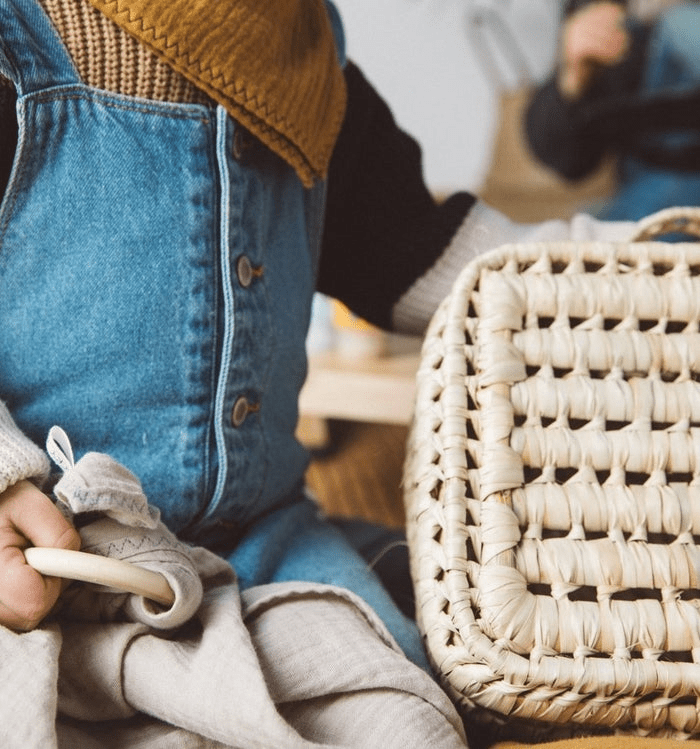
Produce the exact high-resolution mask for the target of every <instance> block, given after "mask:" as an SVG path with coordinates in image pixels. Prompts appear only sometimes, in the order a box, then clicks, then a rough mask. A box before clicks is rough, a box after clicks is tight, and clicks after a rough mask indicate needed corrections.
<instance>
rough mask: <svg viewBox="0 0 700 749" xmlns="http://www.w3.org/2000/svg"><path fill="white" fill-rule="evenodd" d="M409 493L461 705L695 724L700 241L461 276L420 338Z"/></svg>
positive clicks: (422, 605) (623, 723) (488, 711)
mask: <svg viewBox="0 0 700 749" xmlns="http://www.w3.org/2000/svg"><path fill="white" fill-rule="evenodd" d="M679 215H680V218H679ZM677 228H681V229H683V230H684V231H686V232H690V233H696V234H698V236H700V210H695V209H688V210H686V211H684V212H682V213H681V214H679V213H678V211H667V212H662V213H661V214H657V215H656V216H654V217H652V218H651V219H650V220H648V221H646V222H644V224H643V226H641V227H640V235H642V234H643V235H644V236H645V237H647V236H654V235H655V234H657V233H659V232H661V231H668V230H669V229H677ZM405 492H406V494H405V501H406V510H407V523H408V533H409V544H410V549H411V557H412V559H411V562H412V571H413V575H414V583H415V587H416V597H417V605H418V618H419V622H420V625H421V627H422V629H423V632H424V635H425V638H426V643H427V647H428V651H429V654H430V657H431V659H432V661H433V663H434V665H435V667H436V668H437V670H438V672H439V673H440V674H441V677H442V679H443V682H444V685H445V687H446V688H447V690H448V692H449V693H450V694H451V695H452V696H453V697H454V699H455V701H456V702H457V703H458V705H460V706H461V707H462V708H463V709H464V711H465V712H468V711H470V710H476V709H479V714H480V715H481V716H482V718H483V716H490V715H492V716H494V718H495V716H499V715H501V716H502V715H506V716H509V720H516V719H528V721H532V720H534V721H535V724H537V723H540V722H549V723H552V724H585V725H588V726H591V728H593V727H594V726H596V727H600V726H612V727H618V728H626V729H632V730H635V731H638V732H639V733H644V734H649V733H654V734H659V735H674V736H677V737H682V736H688V735H690V734H693V733H698V732H700V702H699V700H700V590H698V588H700V547H699V546H698V543H699V542H700V243H696V242H691V241H687V242H681V243H676V244H673V243H667V242H652V241H644V242H638V241H633V242H630V243H628V244H619V243H618V244H611V243H572V242H569V243H556V244H538V245H510V246H507V247H503V248H499V249H498V250H496V251H494V252H492V253H490V254H487V255H484V256H482V257H480V258H478V259H477V260H475V261H474V262H473V263H472V264H470V265H469V266H468V267H467V268H465V270H464V272H463V273H462V275H461V276H460V277H459V279H458V280H457V281H456V283H455V285H454V287H453V290H452V293H451V294H450V295H449V297H448V298H447V299H446V300H445V302H444V303H443V304H442V306H441V307H440V309H439V310H438V312H437V313H436V315H435V317H434V319H433V321H432V323H431V326H430V328H429V330H428V333H427V336H426V339H425V344H424V348H423V355H422V363H421V367H420V369H419V372H418V389H417V401H416V410H415V418H414V423H413V426H412V429H411V433H410V437H409V445H408V452H407V459H406V468H405ZM523 725H527V722H526V723H524V724H523ZM540 725H541V723H540Z"/></svg>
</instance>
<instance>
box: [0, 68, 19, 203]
mask: <svg viewBox="0 0 700 749" xmlns="http://www.w3.org/2000/svg"><path fill="white" fill-rule="evenodd" d="M16 100H17V96H16V94H15V90H14V88H13V87H12V85H11V84H10V82H9V81H7V80H6V79H4V78H2V79H0V198H2V195H3V194H4V192H5V187H6V186H7V181H8V179H9V177H10V171H11V170H12V162H13V160H14V156H15V148H16V146H17V115H16V112H15V102H16Z"/></svg>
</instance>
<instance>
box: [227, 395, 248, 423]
mask: <svg viewBox="0 0 700 749" xmlns="http://www.w3.org/2000/svg"><path fill="white" fill-rule="evenodd" d="M249 413H250V403H249V402H248V399H247V398H246V397H245V395H241V396H239V397H238V398H236V402H235V403H234V404H233V409H232V410H231V424H233V426H234V427H236V428H238V427H239V426H241V425H242V424H243V422H244V421H245V420H246V418H247V416H248V414H249Z"/></svg>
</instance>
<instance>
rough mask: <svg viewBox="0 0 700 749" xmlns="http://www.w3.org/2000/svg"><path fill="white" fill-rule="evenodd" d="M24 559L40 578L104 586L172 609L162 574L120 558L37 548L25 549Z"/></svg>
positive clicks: (173, 595)
mask: <svg viewBox="0 0 700 749" xmlns="http://www.w3.org/2000/svg"><path fill="white" fill-rule="evenodd" d="M24 556H25V558H26V560H27V564H29V565H30V566H31V567H33V568H34V569H35V570H36V571H37V572H40V573H41V574H42V575H50V576H53V577H66V578H69V579H71V580H82V581H83V582H86V583H96V584H97V585H106V586H108V587H110V588H116V589H117V590H120V591H122V592H124V593H135V594H136V595H139V596H143V597H144V598H149V599H150V600H152V601H156V602H157V603H160V604H163V605H164V606H172V605H173V603H174V602H175V594H174V593H173V591H172V589H171V587H170V585H169V584H168V581H167V580H166V579H165V577H164V576H163V575H161V574H160V573H159V572H153V571H152V570H147V569H144V568H143V567H138V566H137V565H135V564H131V563H130V562H125V561H124V560H123V559H112V558H111V557H102V556H98V555H97V554H88V553H86V552H84V551H71V550H70V549H52V548H47V547H39V546H32V547H30V548H28V549H25V550H24Z"/></svg>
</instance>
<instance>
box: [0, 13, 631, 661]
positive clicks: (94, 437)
mask: <svg viewBox="0 0 700 749" xmlns="http://www.w3.org/2000/svg"><path fill="white" fill-rule="evenodd" d="M280 2H282V0H280ZM94 4H95V5H97V6H100V5H105V6H109V5H110V4H109V3H99V2H95V3H94ZM127 5H128V3H127ZM137 5H139V4H137V3H133V6H134V13H136V12H137ZM231 5H232V6H235V5H236V3H235V2H233V0H232V2H231ZM318 5H319V7H321V8H323V7H324V6H323V4H322V3H320V2H319V3H318ZM62 6H65V7H67V8H68V11H66V12H69V11H70V12H74V13H75V14H76V17H77V18H83V19H84V18H90V23H91V24H93V25H92V26H89V24H88V25H87V27H89V28H104V23H106V21H105V19H104V18H103V17H102V16H100V11H99V10H97V9H95V8H93V7H92V6H91V5H89V4H88V0H65V2H60V1H59V0H52V1H51V2H49V1H48V0H46V2H45V3H43V2H39V0H4V1H3V2H2V3H1V4H0V73H1V74H2V75H3V76H4V77H5V78H6V79H7V80H8V81H10V82H11V84H12V87H13V88H14V90H15V92H16V97H17V99H16V100H17V108H16V112H17V115H16V116H17V121H18V123H19V124H18V138H17V143H16V148H15V152H14V162H13V168H12V173H11V175H10V176H9V182H8V184H7V188H6V190H5V194H4V199H3V203H2V210H1V212H0V247H1V249H0V278H1V279H2V294H0V331H2V332H1V334H0V347H1V348H0V361H1V362H2V365H1V366H0V396H1V397H2V400H3V401H4V403H5V404H6V407H5V406H1V404H0V491H3V490H4V494H2V495H0V529H2V531H3V534H4V535H2V536H1V537H0V538H1V539H2V540H1V541H0V544H2V548H1V549H0V554H2V558H3V560H4V561H3V574H2V575H0V601H1V602H2V603H0V621H1V622H2V623H4V624H5V625H8V626H11V627H14V628H17V629H29V628H32V627H34V626H36V625H37V623H38V622H39V621H41V619H42V618H43V616H44V615H45V614H46V613H47V612H48V611H49V610H50V608H51V606H52V604H53V602H54V601H55V600H56V597H57V595H58V593H59V590H58V583H56V581H52V580H43V579H42V578H41V577H40V576H39V575H38V574H37V573H34V572H33V571H32V570H31V569H30V568H28V567H26V565H24V564H23V558H22V555H21V552H20V548H21V547H22V546H26V544H27V542H30V543H33V544H35V545H49V546H65V547H68V548H75V547H76V545H77V544H78V540H77V537H76V535H75V532H74V531H73V530H72V529H71V528H70V526H68V525H67V524H66V522H65V521H64V520H63V518H62V517H61V516H60V514H59V513H58V512H57V511H56V510H55V508H54V506H53V505H52V503H51V502H50V501H49V500H48V499H47V498H46V497H45V495H44V494H42V493H41V492H40V491H39V490H38V489H37V488H36V486H37V485H38V486H39V487H41V486H43V482H44V480H45V479H46V475H47V472H48V464H47V459H46V457H45V455H44V453H43V451H42V450H41V449H40V448H39V447H38V445H41V444H43V442H44V440H45V437H46V433H47V431H48V429H49V427H50V426H51V425H52V424H54V423H57V424H60V425H61V426H63V427H64V428H65V429H66V431H67V432H68V434H69V435H70V437H71V440H72V441H73V444H74V447H75V449H76V452H77V453H81V452H84V451H86V450H96V451H101V452H105V453H109V454H111V455H112V456H113V457H114V458H116V459H117V460H119V461H120V462H121V463H123V464H124V465H126V466H127V467H128V468H129V469H131V470H132V471H133V472H134V473H135V474H136V475H138V476H139V478H140V479H141V481H142V484H143V486H144V490H145V491H146V494H147V495H148V497H149V500H150V501H151V502H152V503H153V504H155V505H156V506H157V507H158V508H159V509H160V511H161V513H162V517H163V520H164V521H165V523H166V524H167V525H168V526H169V527H170V528H171V529H172V530H174V531H175V532H176V533H178V535H180V536H181V537H182V538H184V539H186V540H188V541H191V542H194V543H197V544H201V545H206V546H208V547H209V548H212V549H214V550H215V551H217V552H218V553H220V554H221V555H222V556H224V557H225V558H226V559H228V560H229V561H230V562H231V564H232V565H233V566H234V568H235V569H236V572H237V574H238V577H239V580H240V583H241V587H243V588H245V587H248V586H252V585H260V584H266V583H270V582H275V581H284V580H293V579H296V580H312V581H318V582H324V583H329V584H333V585H338V586H342V587H347V588H350V589H351V590H353V591H355V592H356V593H358V594H359V595H360V596H362V597H363V598H364V599H365V600H366V601H367V602H369V603H370V604H371V606H373V607H374V609H375V610H376V611H377V612H378V614H379V615H380V617H381V618H382V619H383V620H384V622H385V623H386V624H387V626H388V628H389V630H390V631H391V632H392V634H393V635H394V636H395V638H396V639H397V641H398V642H399V644H400V645H401V646H402V648H403V649H404V652H405V653H406V655H407V656H408V657H409V658H410V659H411V660H413V661H414V662H415V663H417V664H419V665H421V666H423V667H427V664H426V660H425V654H424V652H423V649H422V645H421V641H420V637H419V635H418V632H417V629H416V626H415V623H414V622H413V621H412V620H411V619H410V617H406V616H405V615H404V614H402V613H401V612H400V610H399V609H398V608H397V606H396V605H395V604H394V602H393V600H392V598H391V596H390V595H389V594H388V593H387V591H386V590H385V589H384V587H383V586H382V584H381V582H380V580H379V579H378V577H377V576H375V575H374V574H373V573H372V572H370V571H369V570H368V565H367V563H366V561H365V560H364V559H363V558H362V556H361V555H360V554H359V553H358V551H357V550H356V548H355V547H356V543H355V539H353V538H350V537H349V536H348V535H347V534H346V533H343V532H341V530H339V528H338V527H336V526H334V525H333V524H332V523H330V522H328V521H327V520H326V519H324V518H322V517H321V516H320V514H319V512H318V510H317V508H316V507H315V505H314V504H313V502H312V501H311V500H310V499H309V498H308V497H307V495H306V494H305V492H304V486H303V476H304V471H305V468H306V465H307V455H306V453H305V451H304V450H303V449H302V447H301V446H300V445H299V444H298V442H297V441H296V439H295V436H294V434H295V426H296V421H297V397H298V393H299V390H300V388H301V386H302V383H303V381H304V377H305V372H306V361H305V345H304V344H305V337H306V330H307V326H308V321H309V314H310V304H311V298H312V294H313V293H314V290H315V289H317V288H320V289H321V290H323V291H325V292H327V293H330V294H333V295H335V296H338V297H339V298H341V299H343V300H344V301H346V302H347V303H348V304H349V305H350V306H351V307H352V308H353V309H354V310H355V311H356V312H357V313H358V314H360V315H362V316H363V317H366V318H368V319H370V320H372V321H374V322H376V323H378V324H382V325H384V326H386V327H394V328H395V329H399V330H402V331H407V332H408V331H411V332H420V331H421V330H423V328H424V326H425V324H426V323H427V321H428V319H429V318H430V315H431V314H432V312H433V310H434V309H435V306H436V305H437V303H438V302H439V300H440V299H441V298H442V297H443V295H444V294H445V293H446V292H447V290H448V289H449V287H450V284H451V282H452V280H453V278H454V277H455V275H456V272H457V271H458V270H459V268H460V267H461V266H462V265H463V264H464V263H465V262H466V261H467V260H469V259H470V258H471V257H472V256H474V255H475V254H477V253H479V252H481V251H483V250H485V249H488V248H490V247H493V246H497V245H499V244H501V243H503V242H506V241H509V240H515V239H517V240H523V239H537V238H541V239H558V238H567V237H573V238H582V239H585V238H590V237H597V236H601V237H603V236H604V237H606V238H619V237H623V236H626V234H627V233H628V232H629V229H630V227H629V226H627V225H624V224H620V225H608V226H606V225H602V224H599V223H596V222H595V221H593V220H591V219H588V218H587V217H583V216H581V217H577V218H576V219H574V220H573V221H572V222H571V223H569V222H559V221H552V222H548V223H546V224H543V225H539V226H521V225H516V224H514V223H512V222H510V221H509V220H508V219H506V218H505V217H504V216H502V215H500V214H499V213H497V212H496V211H493V210H492V209H489V208H488V207H486V206H485V205H483V204H481V203H480V202H478V201H476V200H475V199H474V198H473V197H472V196H471V195H468V194H467V193H461V194H459V195H456V196H453V197H452V198H451V199H450V200H448V201H447V202H446V203H444V204H443V205H441V206H440V207H438V206H436V205H435V204H434V203H433V201H432V199H431V198H430V196H429V194H428V192H427V190H426V188H425V186H424V185H423V182H422V178H421V174H420V154H419V151H418V149H417V147H416V146H415V144H414V142H413V141H412V140H411V139H410V138H408V136H406V135H405V134H403V133H401V132H400V131H399V130H398V129H397V128H396V126H395V124H394V122H393V120H392V118H391V115H390V113H389V112H388V110H387V109H386V107H385V105H384V104H383V103H382V102H381V100H380V99H379V98H378V97H377V96H376V94H375V93H374V92H373V91H372V89H371V87H370V86H369V84H367V82H366V81H365V80H364V78H363V77H362V75H361V74H360V72H359V71H358V70H357V68H355V67H354V66H353V65H352V64H351V63H347V64H346V63H345V60H344V55H343V44H342V33H341V30H340V23H339V19H338V16H337V14H336V13H335V10H334V9H333V7H332V6H331V5H330V4H329V5H328V6H327V11H328V16H327V17H326V16H323V18H324V19H325V20H324V22H325V23H329V21H330V26H329V28H331V27H332V29H333V32H334V33H335V37H336V43H337V54H338V59H337V60H335V61H334V62H333V64H334V65H338V66H344V73H341V78H342V76H343V75H344V79H345V86H346V87H347V106H346V111H345V119H344V125H343V130H342V131H341V133H340V135H339V137H338V139H337V143H336V146H335V152H334V156H333V161H332V163H331V165H330V172H329V177H328V180H327V183H326V180H323V179H320V178H316V179H310V178H309V175H308V170H307V171H306V172H304V170H303V169H302V168H301V167H299V165H298V164H297V163H295V162H294V160H293V159H291V158H290V159H285V158H284V157H283V156H281V155H280V153H276V152H275V151H274V149H273V148H268V147H266V146H265V145H263V143H261V142H260V140H259V139H257V138H254V137H253V136H252V135H251V133H250V128H244V127H243V125H242V124H241V121H240V120H241V117H244V115H241V116H240V117H236V116H232V113H231V111H229V109H230V108H227V107H226V106H224V105H223V104H221V103H217V102H216V101H215V100H214V99H213V98H210V96H209V94H210V93H211V92H207V93H206V95H205V94H204V93H201V92H199V93H198V94H197V95H194V96H191V97H189V98H187V97H183V98H185V99H186V100H184V101H167V100H161V99H158V98H148V97H143V96H133V95H129V94H125V93H123V92H121V91H113V90H107V89H104V88H101V87H99V86H96V85H93V84H91V83H90V82H86V81H85V80H84V79H83V75H81V73H80V72H79V68H80V66H81V60H80V59H78V58H77V57H76V55H71V54H70V52H69V46H70V45H69V44H68V42H67V41H66V40H65V39H62V35H61V34H59V32H58V31H57V29H61V28H62V27H61V19H62V18H63V16H61V13H60V12H58V11H57V8H59V9H60V8H61V7H62ZM65 7H64V8H63V9H64V10H65ZM139 7H140V5H139ZM132 16H133V14H132ZM132 16H129V14H126V16H125V17H126V18H127V21H126V22H125V24H126V25H128V23H130V22H131V21H130V20H129V19H132ZM98 17H99V18H98ZM117 20H119V19H117ZM132 20H133V19H132ZM109 23H112V21H110V22H109ZM101 24H102V25H101ZM113 31H114V33H115V34H116V33H121V32H122V30H121V29H118V28H117V26H116V25H115V26H114V29H113ZM110 33H111V32H110ZM127 39H130V37H127V36H126V35H124V38H123V40H122V42H120V43H123V44H126V43H127ZM73 41H74V40H73ZM131 41H133V40H131ZM183 85H184V84H183ZM199 94H201V95H199ZM234 114H235V112H234ZM12 124H13V123H9V122H4V123H0V127H4V128H5V129H6V131H7V128H9V127H11V125H12ZM249 124H250V123H249ZM253 125H254V123H253ZM312 183H313V184H312ZM326 184H327V189H326ZM326 202H327V216H326V218H325V220H324V206H325V204H326ZM321 246H322V247H323V255H322V256H321V258H320V260H319V254H320V250H321ZM10 414H11V415H10Z"/></svg>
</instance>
